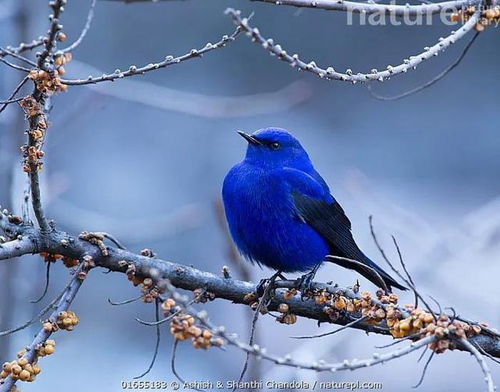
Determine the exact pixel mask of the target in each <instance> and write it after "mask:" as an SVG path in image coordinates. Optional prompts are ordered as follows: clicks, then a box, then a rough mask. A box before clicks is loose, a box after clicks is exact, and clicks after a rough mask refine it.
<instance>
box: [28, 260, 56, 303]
mask: <svg viewBox="0 0 500 392" xmlns="http://www.w3.org/2000/svg"><path fill="white" fill-rule="evenodd" d="M51 264H52V263H51V262H50V260H47V267H46V271H45V287H44V289H43V293H42V295H41V296H40V297H39V298H38V299H35V300H32V301H30V302H31V303H32V304H37V303H38V302H40V301H41V300H42V299H44V297H45V295H46V294H47V291H48V290H49V282H50V265H51Z"/></svg>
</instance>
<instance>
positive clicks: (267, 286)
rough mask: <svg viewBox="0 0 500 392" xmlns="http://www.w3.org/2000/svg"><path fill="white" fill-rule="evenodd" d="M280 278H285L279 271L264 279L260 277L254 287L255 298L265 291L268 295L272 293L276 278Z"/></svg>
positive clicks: (262, 294)
mask: <svg viewBox="0 0 500 392" xmlns="http://www.w3.org/2000/svg"><path fill="white" fill-rule="evenodd" d="M278 278H281V279H285V277H284V276H283V275H282V274H281V271H278V272H276V273H275V274H274V275H273V276H271V277H270V278H266V279H261V280H260V282H259V284H258V285H257V287H256V289H255V294H257V298H260V297H262V296H264V295H265V294H266V291H267V293H268V295H269V294H270V293H272V292H273V291H274V290H275V288H276V287H275V286H276V279H278Z"/></svg>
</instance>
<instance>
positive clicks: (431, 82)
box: [367, 32, 479, 101]
mask: <svg viewBox="0 0 500 392" xmlns="http://www.w3.org/2000/svg"><path fill="white" fill-rule="evenodd" d="M477 37H479V32H476V33H475V34H474V35H473V37H472V38H471V40H470V41H469V43H468V44H467V45H466V46H465V48H464V49H463V51H462V53H460V56H458V58H457V59H456V60H455V61H454V62H453V63H452V64H451V65H449V66H448V67H446V69H444V70H443V71H442V72H440V73H439V74H438V75H436V76H435V77H434V78H432V79H431V80H429V81H428V82H426V83H424V84H423V85H421V86H418V87H415V88H413V89H411V90H408V91H405V92H404V93H401V94H398V95H394V96H390V97H387V96H384V95H379V94H377V93H376V92H374V91H373V89H372V86H371V84H369V85H368V86H367V87H368V91H370V94H371V95H372V96H373V97H374V98H376V99H379V100H381V101H397V100H399V99H402V98H406V97H408V96H410V95H413V94H416V93H418V92H420V91H423V90H425V89H426V88H428V87H431V86H432V85H434V84H436V83H437V82H439V81H440V80H441V79H443V78H444V77H445V76H446V75H448V74H449V73H450V72H451V71H453V70H454V69H455V68H456V67H457V66H458V65H459V64H460V63H461V61H462V60H463V59H464V57H465V56H466V55H467V52H468V51H469V49H470V48H471V47H472V44H474V42H475V41H476V38H477Z"/></svg>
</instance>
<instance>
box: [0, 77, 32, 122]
mask: <svg viewBox="0 0 500 392" xmlns="http://www.w3.org/2000/svg"><path fill="white" fill-rule="evenodd" d="M28 80H29V78H28V77H27V76H25V77H24V78H23V80H21V82H19V84H18V85H17V87H16V88H15V89H14V91H13V92H12V94H10V97H9V98H7V101H5V103H4V102H0V103H2V104H3V106H2V107H1V108H0V113H2V112H3V111H4V110H5V108H6V107H7V106H8V105H9V104H10V103H12V102H9V101H11V100H13V99H14V97H15V96H16V94H17V93H18V92H19V90H21V88H22V87H23V86H24V84H25V83H26V82H27V81H28ZM14 102H17V100H14Z"/></svg>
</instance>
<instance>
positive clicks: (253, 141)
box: [238, 131, 262, 146]
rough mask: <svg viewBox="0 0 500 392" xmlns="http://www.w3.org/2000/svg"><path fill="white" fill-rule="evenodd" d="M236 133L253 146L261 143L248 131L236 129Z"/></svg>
mask: <svg viewBox="0 0 500 392" xmlns="http://www.w3.org/2000/svg"><path fill="white" fill-rule="evenodd" d="M238 134H239V135H240V136H241V137H242V138H243V139H245V140H246V141H247V142H248V143H249V144H251V145H253V146H258V145H262V142H260V141H258V140H257V139H256V138H254V137H253V136H252V135H249V134H248V133H245V132H243V131H238Z"/></svg>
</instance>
